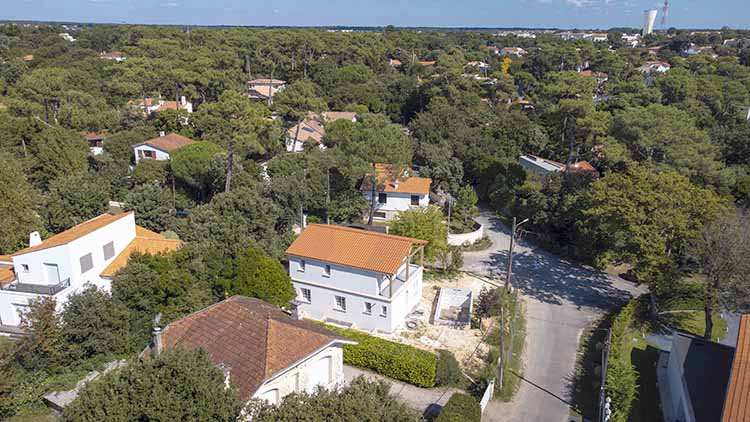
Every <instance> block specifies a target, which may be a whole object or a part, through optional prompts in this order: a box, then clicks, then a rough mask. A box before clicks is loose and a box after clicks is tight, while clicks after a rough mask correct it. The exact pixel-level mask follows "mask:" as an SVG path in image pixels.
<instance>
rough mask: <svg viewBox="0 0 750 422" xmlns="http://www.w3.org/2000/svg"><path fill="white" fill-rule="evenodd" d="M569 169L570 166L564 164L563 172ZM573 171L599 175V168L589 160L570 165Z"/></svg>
mask: <svg viewBox="0 0 750 422" xmlns="http://www.w3.org/2000/svg"><path fill="white" fill-rule="evenodd" d="M567 170H568V166H567V165H566V166H564V168H563V169H562V171H563V172H565V171H567ZM570 172H571V173H591V175H593V176H594V177H599V170H597V169H596V168H594V166H592V165H591V163H589V162H588V161H576V162H575V163H573V164H572V165H571V166H570Z"/></svg>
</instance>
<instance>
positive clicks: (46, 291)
mask: <svg viewBox="0 0 750 422" xmlns="http://www.w3.org/2000/svg"><path fill="white" fill-rule="evenodd" d="M68 287H70V279H69V278H67V279H65V280H63V281H61V282H59V283H57V284H55V285H52V286H46V285H43V284H29V283H12V284H8V285H7V286H5V287H3V288H2V290H8V291H12V292H19V293H32V294H37V295H45V296H54V295H56V294H58V293H60V292H61V291H63V290H65V289H67V288H68Z"/></svg>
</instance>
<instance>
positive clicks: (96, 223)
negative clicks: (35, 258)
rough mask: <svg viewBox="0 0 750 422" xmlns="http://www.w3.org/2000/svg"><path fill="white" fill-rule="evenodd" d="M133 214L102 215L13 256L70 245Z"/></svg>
mask: <svg viewBox="0 0 750 422" xmlns="http://www.w3.org/2000/svg"><path fill="white" fill-rule="evenodd" d="M132 213H133V211H130V212H124V213H122V214H117V215H112V214H102V215H100V216H98V217H94V218H92V219H91V220H88V221H86V222H83V223H81V224H79V225H77V226H75V227H73V228H70V229H68V230H65V231H64V232H62V233H58V234H56V235H54V236H52V237H50V238H48V239H46V240H44V241H43V242H42V243H41V244H39V245H36V246H31V247H28V248H26V249H21V250H20V251H18V252H16V253H14V254H13V255H12V256H19V255H23V254H27V253H29V252H36V251H40V250H42V249H49V248H54V247H56V246H61V245H67V244H68V243H70V242H72V241H74V240H76V239H80V238H81V237H83V236H86V235H88V234H90V233H92V232H94V231H96V230H99V229H101V228H102V227H104V226H107V225H109V224H111V223H114V222H115V221H117V220H119V219H121V218H124V217H127V216H129V215H131V214H132Z"/></svg>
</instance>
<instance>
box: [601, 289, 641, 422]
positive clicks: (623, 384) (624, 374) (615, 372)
mask: <svg viewBox="0 0 750 422" xmlns="http://www.w3.org/2000/svg"><path fill="white" fill-rule="evenodd" d="M643 298H645V296H642V297H640V298H637V299H633V300H631V301H630V303H628V304H627V305H625V307H624V308H622V310H621V311H620V313H619V314H617V316H616V317H615V318H614V319H613V320H612V328H611V334H612V339H611V341H612V342H611V346H610V349H609V358H608V361H607V380H606V383H605V390H606V394H607V396H609V397H610V398H611V399H612V403H611V404H610V407H611V409H612V417H611V419H610V421H611V422H626V421H627V420H628V417H629V416H630V409H631V407H632V405H633V401H634V400H635V397H636V394H637V391H638V373H637V372H636V369H635V367H634V366H633V365H632V364H631V362H630V351H631V347H629V343H626V341H627V340H628V339H627V338H626V334H627V333H628V330H630V327H631V325H632V324H633V320H634V318H635V315H636V311H637V310H638V306H639V305H640V303H641V301H642V300H643Z"/></svg>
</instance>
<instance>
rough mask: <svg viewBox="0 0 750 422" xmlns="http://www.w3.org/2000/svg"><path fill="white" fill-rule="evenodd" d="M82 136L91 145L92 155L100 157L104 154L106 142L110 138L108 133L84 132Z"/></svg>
mask: <svg viewBox="0 0 750 422" xmlns="http://www.w3.org/2000/svg"><path fill="white" fill-rule="evenodd" d="M81 134H82V135H83V137H84V138H85V139H86V142H88V144H89V152H90V153H91V155H99V154H101V153H102V152H104V141H105V140H106V139H107V137H108V136H109V135H107V133H106V132H82V133H81Z"/></svg>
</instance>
